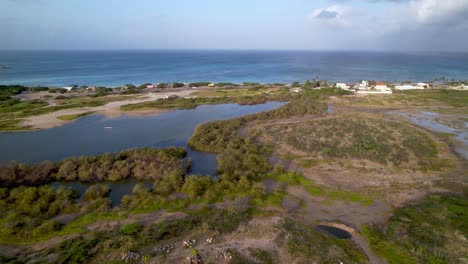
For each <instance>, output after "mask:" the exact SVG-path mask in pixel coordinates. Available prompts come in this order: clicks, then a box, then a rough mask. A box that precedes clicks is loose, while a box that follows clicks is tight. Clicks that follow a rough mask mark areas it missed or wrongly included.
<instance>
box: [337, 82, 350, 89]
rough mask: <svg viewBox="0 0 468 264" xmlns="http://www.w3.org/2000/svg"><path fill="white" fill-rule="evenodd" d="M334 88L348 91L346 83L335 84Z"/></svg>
mask: <svg viewBox="0 0 468 264" xmlns="http://www.w3.org/2000/svg"><path fill="white" fill-rule="evenodd" d="M335 86H336V88H340V89H343V90H348V89H349V86H348V85H347V84H346V83H336V84H335Z"/></svg>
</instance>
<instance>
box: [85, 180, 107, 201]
mask: <svg viewBox="0 0 468 264" xmlns="http://www.w3.org/2000/svg"><path fill="white" fill-rule="evenodd" d="M109 193H110V188H109V187H108V186H107V185H103V184H96V185H93V186H91V187H89V188H88V189H87V190H86V192H85V193H84V195H83V198H84V199H85V200H86V201H93V200H97V199H100V198H105V197H107V195H108V194H109Z"/></svg>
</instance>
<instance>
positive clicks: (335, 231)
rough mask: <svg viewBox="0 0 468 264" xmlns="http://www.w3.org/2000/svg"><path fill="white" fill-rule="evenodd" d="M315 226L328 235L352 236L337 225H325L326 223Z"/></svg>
mask: <svg viewBox="0 0 468 264" xmlns="http://www.w3.org/2000/svg"><path fill="white" fill-rule="evenodd" d="M315 228H317V230H319V231H321V232H323V233H326V234H327V235H330V236H333V237H336V238H339V239H350V238H351V237H352V235H351V233H349V232H348V231H346V230H343V229H341V228H338V227H333V226H327V225H317V226H316V227H315Z"/></svg>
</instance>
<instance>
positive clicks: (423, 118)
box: [401, 111, 468, 160]
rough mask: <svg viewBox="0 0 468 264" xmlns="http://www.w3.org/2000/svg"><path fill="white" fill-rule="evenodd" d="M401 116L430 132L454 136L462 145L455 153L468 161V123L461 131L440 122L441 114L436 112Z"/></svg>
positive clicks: (465, 123)
mask: <svg viewBox="0 0 468 264" xmlns="http://www.w3.org/2000/svg"><path fill="white" fill-rule="evenodd" d="M401 115H402V116H404V117H406V118H408V119H409V120H410V121H411V122H412V123H414V124H417V125H419V126H422V127H425V128H428V129H430V130H434V131H437V132H441V133H450V134H454V135H455V138H456V139H457V140H458V141H459V142H460V143H461V144H460V145H458V146H455V151H456V152H457V153H458V154H460V156H462V157H463V158H464V159H465V160H467V159H468V122H464V128H462V129H460V128H453V127H451V126H449V125H447V124H442V123H441V122H438V120H437V118H438V117H439V114H438V113H434V112H427V111H421V112H419V113H416V114H412V115H409V114H405V113H401Z"/></svg>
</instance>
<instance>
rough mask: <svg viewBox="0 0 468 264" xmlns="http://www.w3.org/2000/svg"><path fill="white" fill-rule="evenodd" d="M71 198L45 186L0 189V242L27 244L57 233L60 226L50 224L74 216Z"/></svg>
mask: <svg viewBox="0 0 468 264" xmlns="http://www.w3.org/2000/svg"><path fill="white" fill-rule="evenodd" d="M75 198H76V196H75V194H74V193H73V192H72V191H71V190H68V189H64V188H58V189H53V188H52V187H49V186H42V187H26V186H21V187H18V188H13V189H10V190H9V189H6V188H1V189H0V205H1V210H0V216H1V217H0V219H1V220H0V241H2V242H3V243H5V242H8V243H12V242H14V241H21V240H31V239H34V238H37V237H41V236H44V235H48V234H49V233H50V232H54V231H57V230H59V229H60V228H61V224H60V223H59V222H57V221H54V220H51V219H52V218H53V217H55V216H57V215H59V214H69V213H75V212H76V211H77V209H78V207H77V205H76V203H75Z"/></svg>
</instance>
